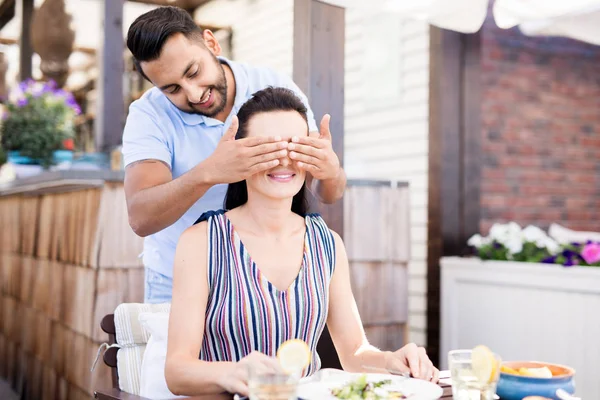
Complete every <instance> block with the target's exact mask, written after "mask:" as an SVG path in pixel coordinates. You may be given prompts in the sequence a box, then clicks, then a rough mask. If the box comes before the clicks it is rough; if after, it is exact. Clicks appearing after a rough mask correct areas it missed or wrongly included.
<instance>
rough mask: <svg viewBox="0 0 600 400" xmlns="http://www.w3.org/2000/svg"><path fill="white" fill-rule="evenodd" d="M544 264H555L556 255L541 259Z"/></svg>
mask: <svg viewBox="0 0 600 400" xmlns="http://www.w3.org/2000/svg"><path fill="white" fill-rule="evenodd" d="M542 263H544V264H556V256H550V257H546V258H544V259H543V260H542Z"/></svg>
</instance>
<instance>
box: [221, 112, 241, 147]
mask: <svg viewBox="0 0 600 400" xmlns="http://www.w3.org/2000/svg"><path fill="white" fill-rule="evenodd" d="M238 126H239V121H238V117H237V116H235V115H234V116H233V118H231V125H229V128H228V129H227V131H226V132H225V133H224V134H223V137H222V138H221V140H222V141H227V140H235V135H236V134H237V130H238Z"/></svg>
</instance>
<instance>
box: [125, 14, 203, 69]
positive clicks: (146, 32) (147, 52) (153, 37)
mask: <svg viewBox="0 0 600 400" xmlns="http://www.w3.org/2000/svg"><path fill="white" fill-rule="evenodd" d="M177 33H181V34H183V35H184V36H185V37H186V38H188V39H196V40H200V41H201V40H202V29H201V28H200V27H199V26H198V25H196V23H195V22H194V20H193V18H192V17H191V16H190V14H188V13H187V11H185V10H183V9H181V8H178V7H173V6H167V7H159V8H155V9H154V10H151V11H148V12H147V13H144V14H142V15H140V16H139V17H137V19H136V20H135V21H134V22H133V24H131V26H130V27H129V31H128V32H127V47H128V48H129V51H131V53H132V54H133V62H134V64H135V67H136V68H137V70H138V71H139V73H140V74H142V76H143V77H144V78H146V79H148V77H147V76H146V74H144V71H143V70H142V68H141V66H140V63H141V62H143V61H153V60H156V59H157V58H158V57H160V53H161V51H162V48H163V46H164V44H165V42H166V41H167V39H169V38H170V37H171V36H173V35H175V34H177ZM148 80H150V79H148Z"/></svg>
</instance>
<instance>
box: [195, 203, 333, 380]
mask: <svg viewBox="0 0 600 400" xmlns="http://www.w3.org/2000/svg"><path fill="white" fill-rule="evenodd" d="M200 220H206V221H208V264H207V266H208V268H207V269H208V284H209V295H208V303H207V307H206V321H205V328H204V339H203V342H202V348H201V351H200V359H202V360H205V361H239V360H240V359H242V358H243V357H245V356H246V355H248V354H250V353H251V352H252V351H259V352H261V353H264V354H267V355H270V356H275V355H276V353H277V349H278V348H279V345H281V344H282V343H283V342H284V341H286V340H289V339H302V340H304V341H305V342H306V343H307V344H308V346H309V348H310V350H311V352H312V360H311V364H310V365H309V367H308V368H307V369H305V371H304V375H305V376H308V375H311V374H312V373H314V372H315V371H317V370H318V369H319V368H320V366H321V360H320V358H319V355H318V354H317V342H318V340H319V337H320V336H321V333H322V332H323V329H324V327H325V324H326V322H327V310H328V306H329V283H330V282H331V277H332V276H333V271H334V267H335V244H334V238H333V235H332V233H331V231H330V230H329V228H327V225H326V224H325V221H323V219H322V218H321V217H320V216H319V215H317V214H309V215H307V216H306V217H305V222H306V235H305V240H304V256H303V260H302V267H301V268H300V271H299V273H298V276H297V277H296V279H295V280H294V281H293V282H292V283H291V285H290V286H289V287H288V289H287V290H285V291H281V290H279V289H277V288H276V287H275V286H273V285H272V284H271V282H269V281H268V280H267V278H266V277H265V276H264V275H262V274H261V271H260V269H259V267H258V266H257V265H256V263H255V262H253V261H252V258H251V256H250V254H248V252H247V251H246V248H245V247H244V244H243V243H242V242H241V240H240V237H239V236H238V234H237V233H236V232H235V230H234V227H233V225H232V224H231V221H229V219H228V218H227V216H226V215H225V212H224V211H223V210H221V211H213V212H209V213H206V214H204V215H203V216H202V217H201V218H200Z"/></svg>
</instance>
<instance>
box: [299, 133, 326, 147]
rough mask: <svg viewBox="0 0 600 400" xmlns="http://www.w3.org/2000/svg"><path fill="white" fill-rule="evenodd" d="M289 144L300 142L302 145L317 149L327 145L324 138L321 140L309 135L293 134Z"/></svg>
mask: <svg viewBox="0 0 600 400" xmlns="http://www.w3.org/2000/svg"><path fill="white" fill-rule="evenodd" d="M291 144H293V145H296V144H302V145H306V146H310V147H314V148H317V149H324V148H326V147H327V145H328V144H327V141H326V140H323V139H321V138H315V137H310V136H302V137H298V136H294V137H293V138H292V143H291Z"/></svg>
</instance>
